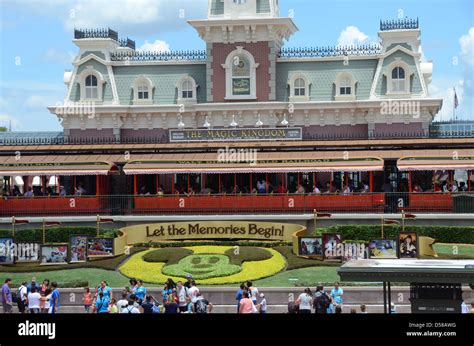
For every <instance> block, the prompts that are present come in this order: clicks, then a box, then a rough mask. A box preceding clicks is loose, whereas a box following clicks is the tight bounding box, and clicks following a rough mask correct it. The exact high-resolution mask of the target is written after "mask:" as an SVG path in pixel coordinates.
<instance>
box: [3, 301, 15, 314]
mask: <svg viewBox="0 0 474 346" xmlns="http://www.w3.org/2000/svg"><path fill="white" fill-rule="evenodd" d="M2 306H3V313H4V314H11V313H12V312H13V309H12V308H13V306H12V304H11V303H10V304H7V303H2Z"/></svg>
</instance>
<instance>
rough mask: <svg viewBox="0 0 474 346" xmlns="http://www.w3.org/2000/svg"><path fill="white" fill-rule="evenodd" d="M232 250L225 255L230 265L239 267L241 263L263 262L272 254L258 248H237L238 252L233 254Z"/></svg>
mask: <svg viewBox="0 0 474 346" xmlns="http://www.w3.org/2000/svg"><path fill="white" fill-rule="evenodd" d="M235 252H236V251H235V250H234V249H229V250H227V251H226V252H225V254H226V255H227V256H228V257H229V258H230V263H232V264H236V265H239V266H240V265H241V264H242V262H246V261H263V260H267V259H270V258H272V254H271V253H270V252H269V251H267V250H264V249H259V248H258V247H250V246H242V247H239V251H238V253H237V254H235Z"/></svg>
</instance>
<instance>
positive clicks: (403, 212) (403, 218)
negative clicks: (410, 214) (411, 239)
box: [402, 209, 405, 232]
mask: <svg viewBox="0 0 474 346" xmlns="http://www.w3.org/2000/svg"><path fill="white" fill-rule="evenodd" d="M402 232H405V210H403V209H402Z"/></svg>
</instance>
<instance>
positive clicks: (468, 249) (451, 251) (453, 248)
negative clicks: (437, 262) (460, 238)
mask: <svg viewBox="0 0 474 346" xmlns="http://www.w3.org/2000/svg"><path fill="white" fill-rule="evenodd" d="M433 248H434V249H435V251H436V252H437V253H438V254H439V255H449V256H451V257H457V256H459V257H464V258H474V244H473V245H467V244H443V243H438V244H434V245H433Z"/></svg>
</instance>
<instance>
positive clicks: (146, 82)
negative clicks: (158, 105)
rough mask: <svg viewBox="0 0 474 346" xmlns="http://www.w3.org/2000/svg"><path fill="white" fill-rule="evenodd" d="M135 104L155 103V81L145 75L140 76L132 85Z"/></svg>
mask: <svg viewBox="0 0 474 346" xmlns="http://www.w3.org/2000/svg"><path fill="white" fill-rule="evenodd" d="M132 88H133V104H137V105H151V104H153V83H152V82H151V80H150V79H149V78H147V77H145V76H139V77H138V78H137V79H135V81H134V82H133V85H132Z"/></svg>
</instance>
